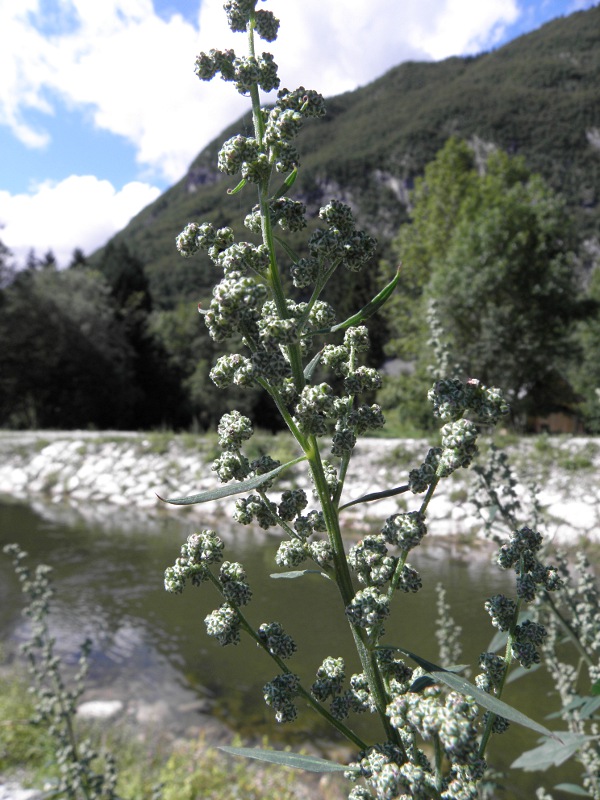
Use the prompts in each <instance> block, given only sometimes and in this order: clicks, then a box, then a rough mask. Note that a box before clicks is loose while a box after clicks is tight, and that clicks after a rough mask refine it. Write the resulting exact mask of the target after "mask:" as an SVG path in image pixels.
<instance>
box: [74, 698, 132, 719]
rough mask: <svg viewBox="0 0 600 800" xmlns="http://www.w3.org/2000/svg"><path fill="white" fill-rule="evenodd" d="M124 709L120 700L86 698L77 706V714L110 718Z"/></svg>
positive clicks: (91, 717)
mask: <svg viewBox="0 0 600 800" xmlns="http://www.w3.org/2000/svg"><path fill="white" fill-rule="evenodd" d="M123 709H124V705H123V703H122V702H121V700H88V701H87V702H86V703H82V704H81V705H80V706H78V708H77V714H78V715H79V716H80V717H84V718H85V719H112V718H113V717H116V716H117V714H120V713H121V712H122V711H123Z"/></svg>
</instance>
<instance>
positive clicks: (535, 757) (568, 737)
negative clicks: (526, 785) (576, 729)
mask: <svg viewBox="0 0 600 800" xmlns="http://www.w3.org/2000/svg"><path fill="white" fill-rule="evenodd" d="M587 738H588V737H587V736H585V735H583V734H581V733H571V732H570V731H560V740H559V741H548V740H546V741H543V743H542V744H541V745H540V746H539V747H534V748H533V750H527V752H525V753H521V755H520V756H519V757H518V758H517V759H516V761H513V763H512V764H511V767H515V768H516V769H522V770H525V772H537V771H538V770H542V771H543V770H546V769H548V768H549V767H559V766H560V765H561V764H564V762H565V761H568V760H569V759H570V758H571V756H573V755H574V754H575V753H576V752H577V751H578V750H579V748H580V747H581V746H582V745H583V744H585V741H586V739H587Z"/></svg>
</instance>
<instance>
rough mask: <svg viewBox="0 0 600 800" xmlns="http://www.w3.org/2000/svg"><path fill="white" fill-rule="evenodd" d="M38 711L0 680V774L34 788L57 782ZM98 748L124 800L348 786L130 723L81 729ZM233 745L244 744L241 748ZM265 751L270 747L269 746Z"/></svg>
mask: <svg viewBox="0 0 600 800" xmlns="http://www.w3.org/2000/svg"><path fill="white" fill-rule="evenodd" d="M33 710H34V709H33V703H32V699H31V696H30V694H29V692H28V690H27V684H26V683H25V682H24V681H23V680H22V679H20V678H18V677H15V676H12V675H10V676H7V675H4V676H2V677H0V774H1V775H2V776H3V777H4V778H6V779H10V778H14V779H16V780H18V781H19V782H20V783H22V784H24V785H28V786H37V787H42V786H44V787H47V786H48V785H50V784H52V783H53V781H54V780H55V779H56V777H57V770H56V766H55V763H56V756H55V753H54V750H53V747H52V738H51V736H50V734H49V733H48V731H47V730H46V728H45V727H43V726H41V725H40V726H37V725H33V724H31V722H30V721H29V720H30V719H31V717H32V715H33ZM79 730H80V732H81V733H82V734H83V736H90V738H91V740H92V742H93V745H94V747H96V748H97V749H98V750H107V751H109V752H111V753H113V754H114V755H115V756H116V759H117V771H118V774H119V782H118V785H117V793H118V795H119V797H121V798H123V800H141V799H142V798H150V797H152V796H153V792H154V790H155V788H156V787H157V786H159V785H162V787H163V790H162V792H163V793H162V798H163V800H198V798H202V799H203V800H230V799H231V798H239V799H240V800H242V798H243V800H298V798H307V800H308V798H311V799H312V800H340V798H341V797H343V796H345V794H344V795H343V794H342V791H341V781H339V780H336V781H328V782H326V783H325V784H323V782H322V781H321V782H320V783H319V785H317V784H316V783H312V784H311V779H310V778H305V776H304V773H299V772H296V771H295V770H290V769H286V768H282V767H277V766H275V765H262V764H260V763H258V762H254V761H249V760H247V759H244V758H233V757H229V756H226V755H225V754H224V753H221V752H220V751H219V750H218V749H216V748H214V747H212V746H210V745H209V744H208V743H207V742H206V741H205V739H204V737H203V735H199V736H198V737H197V738H195V739H190V740H189V741H182V740H179V741H172V740H170V739H169V738H167V737H166V736H165V735H164V734H161V733H156V732H152V731H145V732H143V735H142V736H140V731H139V730H138V729H136V730H135V731H133V730H132V728H131V727H130V726H128V725H127V724H125V723H114V724H107V723H96V724H90V723H85V724H84V723H80V725H79ZM234 744H238V745H239V744H241V742H239V741H237V742H234ZM262 746H263V747H265V746H268V744H267V743H266V742H263V743H262Z"/></svg>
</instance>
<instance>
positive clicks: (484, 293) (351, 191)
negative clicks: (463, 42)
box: [0, 7, 600, 435]
mask: <svg viewBox="0 0 600 800" xmlns="http://www.w3.org/2000/svg"><path fill="white" fill-rule="evenodd" d="M599 32H600V7H596V8H593V9H590V10H588V11H585V12H578V13H575V14H572V15H571V16H569V17H566V18H561V19H557V20H555V21H553V22H551V23H549V24H547V25H545V26H544V27H542V28H541V29H540V30H538V31H535V32H534V33H532V34H528V35H527V36H523V37H521V38H519V39H517V40H515V41H514V42H511V43H510V44H508V45H506V46H504V47H502V48H500V49H498V50H496V51H493V52H491V53H484V54H482V55H479V56H477V57H469V58H450V59H447V60H445V61H442V62H437V63H416V62H414V63H405V64H402V65H400V66H399V67H396V68H394V69H393V70H391V71H390V72H388V73H387V74H386V75H384V76H383V77H381V78H380V79H378V80H377V81H375V82H374V83H372V84H371V85H370V86H368V87H362V88H360V89H358V90H356V91H354V92H350V93H346V94H344V95H341V96H338V97H334V98H330V99H329V100H328V101H327V111H328V113H327V116H326V117H325V119H324V120H323V121H311V122H310V124H307V125H306V128H305V130H303V131H302V133H301V134H300V136H299V149H300V151H301V152H302V153H304V154H305V156H304V157H303V163H302V171H301V174H302V178H301V179H300V178H299V180H298V182H297V186H294V197H295V199H297V200H300V201H301V202H303V203H304V204H305V206H306V208H307V213H308V217H309V220H311V221H310V222H309V226H312V227H313V228H315V227H317V223H318V220H317V213H318V208H319V206H320V205H321V204H322V203H326V202H327V201H328V200H329V198H330V195H336V196H338V197H341V198H342V199H343V200H344V202H346V203H348V204H349V205H350V206H351V207H352V209H353V212H354V213H355V216H356V218H357V221H358V224H359V225H360V226H361V227H363V228H364V229H365V230H366V231H367V232H368V233H369V234H371V235H374V236H376V237H377V239H378V241H379V249H378V252H377V255H376V257H375V258H374V259H373V262H372V264H371V268H370V269H369V270H365V271H363V272H362V273H360V274H359V275H356V276H355V275H352V276H349V279H348V281H346V282H344V285H341V284H340V283H338V284H337V285H333V286H332V287H331V288H330V289H329V292H330V296H329V297H328V298H327V299H328V300H330V302H332V304H334V305H335V306H336V307H337V308H338V309H339V313H340V314H348V315H349V314H351V313H353V312H354V311H356V310H357V309H358V308H360V307H362V306H364V305H365V304H366V303H367V302H368V301H369V300H370V299H371V298H372V297H373V296H374V295H375V294H376V293H377V292H378V291H379V290H380V289H381V288H382V286H384V285H385V284H386V283H387V282H389V280H390V279H391V277H392V276H393V275H394V274H395V272H396V269H397V267H398V265H401V267H400V282H399V285H398V287H397V289H396V291H395V293H394V295H393V297H392V300H391V301H390V302H389V304H388V305H387V306H386V307H385V308H384V310H383V312H382V313H380V314H379V315H378V316H377V317H374V318H373V319H371V320H370V323H369V327H370V333H371V338H372V341H373V345H374V346H373V351H372V359H373V363H372V365H373V366H377V367H381V366H382V365H385V368H386V370H387V371H389V373H390V375H389V376H388V377H387V378H386V380H385V383H384V388H383V389H382V390H380V391H379V393H378V396H377V397H375V398H374V399H375V400H376V401H377V402H379V403H381V405H382V406H383V408H384V411H385V414H386V416H387V417H388V418H389V419H390V421H392V423H393V424H392V429H391V432H390V434H389V435H393V433H394V432H396V433H402V432H403V431H409V430H417V431H418V430H424V429H427V427H428V426H429V425H430V424H431V423H430V420H429V415H428V413H427V409H426V403H424V397H425V395H426V392H427V389H428V387H429V386H430V385H431V382H432V379H433V377H435V375H438V374H440V371H445V372H446V374H449V373H451V374H455V375H456V376H457V377H463V378H465V377H467V378H477V379H480V380H481V381H483V382H484V383H486V384H488V385H490V384H491V385H497V386H500V387H501V388H502V389H503V390H504V391H505V392H506V394H507V396H508V398H509V399H510V402H511V407H512V412H513V413H512V423H513V425H514V426H515V427H516V428H518V429H520V430H527V429H532V428H533V429H537V428H536V427H535V426H536V425H537V424H538V423H536V419H537V420H538V421H539V420H540V419H542V420H543V418H545V417H547V415H548V414H551V413H557V412H559V413H561V414H562V415H563V416H564V417H565V418H567V419H569V420H570V421H571V422H570V423H569V424H572V425H573V428H572V429H573V430H582V431H583V430H585V431H586V432H589V433H600V398H599V396H598V393H599V390H600V316H599V301H600V276H599V274H598V271H597V269H596V267H597V265H598V259H599V254H600V243H599V241H598V233H597V232H598V223H599V217H600V214H599V207H600V206H599V204H598V197H599V194H600V107H599V105H598V102H597V97H598V94H597V87H598V85H600V55H599V53H600V48H599V47H598V44H599V41H598V40H599V38H600V33H599ZM373 119H376V120H377V125H378V127H377V131H378V132H377V136H373V135H372V134H373ZM242 124H243V121H242ZM239 126H240V122H239V121H238V122H237V123H236V125H235V130H239ZM232 130H234V128H233V127H232ZM228 134H229V132H228V131H225V132H224V134H223V135H222V136H219V137H218V139H217V140H215V142H213V143H212V144H211V145H209V146H208V147H207V148H206V149H205V150H203V151H202V153H200V154H199V155H198V157H197V158H196V159H195V161H194V162H193V164H192V165H191V166H190V169H189V171H188V173H187V175H186V176H185V177H184V179H182V181H180V182H179V183H178V184H176V185H175V186H174V187H172V188H171V189H169V190H168V191H167V192H165V193H164V194H163V195H162V196H161V197H160V198H159V199H158V200H157V201H155V202H154V203H153V204H151V205H150V206H148V207H147V208H146V209H144V210H143V211H142V212H141V213H140V214H139V215H138V216H137V217H136V218H134V219H133V220H132V221H131V223H130V224H129V225H128V226H127V227H126V228H125V229H124V230H123V231H121V232H120V233H118V234H117V235H116V236H115V237H114V238H113V239H112V240H111V241H110V242H109V243H108V244H107V245H106V246H105V247H104V248H102V249H101V250H100V251H98V252H96V253H93V254H91V255H90V256H89V257H87V258H86V257H85V256H84V255H83V253H82V252H81V251H79V250H75V251H74V253H73V258H72V262H71V264H70V265H69V266H68V267H67V268H66V269H58V268H57V264H56V261H55V259H54V257H53V255H52V253H51V252H50V253H47V254H46V255H45V256H43V257H38V256H37V255H36V254H35V253H31V255H30V257H29V259H28V261H27V264H26V265H25V266H24V267H23V266H20V268H19V269H17V268H16V266H15V264H14V260H13V258H12V254H11V253H10V251H9V250H8V249H7V248H6V247H4V246H3V245H2V246H0V426H2V427H8V428H30V427H42V428H97V429H106V428H117V429H151V428H159V427H166V428H170V429H171V428H172V429H176V430H181V429H199V430H203V429H206V428H208V427H212V426H214V424H215V423H216V422H217V421H218V419H219V418H220V416H221V415H222V414H223V413H224V412H225V411H227V410H229V409H230V408H231V407H232V405H235V406H236V407H237V408H238V409H239V410H240V411H241V412H243V413H246V414H248V415H250V416H253V417H254V418H256V419H257V420H259V422H260V424H261V425H262V426H264V427H265V428H270V427H273V425H274V424H275V423H274V422H273V420H274V419H275V416H274V415H273V413H272V409H271V408H270V407H269V406H267V405H266V404H265V401H264V399H259V394H258V393H253V392H252V391H248V390H245V391H244V392H240V391H239V390H237V389H235V388H232V389H226V390H218V389H217V388H216V387H214V386H213V385H212V383H211V381H210V379H209V377H208V372H209V370H210V367H211V365H212V364H213V363H214V361H215V359H216V357H217V356H218V355H219V352H218V351H217V347H218V346H217V345H216V344H215V343H214V342H213V340H212V339H211V338H210V337H209V335H208V332H207V330H206V328H205V326H204V324H203V321H202V318H201V316H200V315H199V314H198V304H207V303H208V302H210V290H211V287H212V285H213V284H214V282H215V276H214V274H213V269H212V267H211V266H210V264H209V262H208V259H206V260H205V261H203V260H202V259H198V260H194V259H191V260H184V259H182V258H181V257H180V256H179V255H178V254H177V252H176V250H175V243H174V242H175V237H176V236H177V234H178V233H179V232H180V231H181V230H182V228H183V227H184V225H185V224H186V223H188V222H189V221H192V220H193V221H197V222H203V221H210V222H213V223H215V224H218V225H219V226H223V225H228V224H230V223H231V222H232V220H233V219H234V217H235V215H236V213H237V209H238V207H239V201H238V199H237V198H235V197H231V196H230V195H228V194H227V190H228V189H232V188H233V186H230V185H229V182H230V181H229V179H228V178H227V177H226V176H223V175H221V174H220V173H219V172H218V171H217V168H216V160H217V159H216V155H217V150H218V142H220V141H221V140H222V138H223V136H227V135H228ZM382 163H386V164H388V165H389V164H390V163H392V164H394V165H395V167H394V169H393V170H390V169H389V167H388V168H387V170H382V169H381V167H380V165H381V164H382ZM245 191H248V188H246V190H245ZM0 233H1V232H0ZM237 233H239V232H237ZM245 235H246V236H247V237H248V238H250V239H251V238H252V234H249V233H248V232H246V234H245ZM74 244H76V243H74ZM291 244H292V246H295V242H294V241H293V235H292V237H291ZM299 255H300V256H301V255H303V253H302V250H301V248H300V249H299ZM280 258H281V263H282V264H283V265H286V264H289V266H290V267H292V266H293V265H292V263H291V262H290V258H289V256H288V253H287V252H285V251H283V250H282V251H281V252H280ZM290 285H291V280H290ZM299 299H304V298H303V297H302V296H301V292H300V298H299ZM234 392H235V397H232V396H231V393H234Z"/></svg>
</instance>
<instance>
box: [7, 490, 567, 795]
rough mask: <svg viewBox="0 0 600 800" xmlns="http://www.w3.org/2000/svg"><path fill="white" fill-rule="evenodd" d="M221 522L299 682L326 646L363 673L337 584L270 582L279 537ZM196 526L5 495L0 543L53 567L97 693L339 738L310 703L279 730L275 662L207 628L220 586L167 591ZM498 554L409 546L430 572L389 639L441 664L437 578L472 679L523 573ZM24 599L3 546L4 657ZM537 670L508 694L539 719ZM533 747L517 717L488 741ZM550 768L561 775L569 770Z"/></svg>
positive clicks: (286, 736) (259, 617)
mask: <svg viewBox="0 0 600 800" xmlns="http://www.w3.org/2000/svg"><path fill="white" fill-rule="evenodd" d="M215 528H216V530H217V532H218V533H220V534H221V535H222V536H223V538H225V539H226V542H227V545H226V549H225V556H224V557H225V559H227V560H230V561H241V562H242V563H243V564H244V566H245V568H246V571H247V573H248V576H249V579H250V585H251V588H252V590H253V600H252V602H251V603H250V605H249V606H248V607H247V616H248V617H249V619H250V621H252V622H253V623H255V624H256V625H258V624H260V623H261V622H266V621H272V620H274V619H275V620H277V621H279V622H281V623H282V625H283V626H284V628H285V630H286V631H287V632H288V633H290V634H291V635H292V636H293V637H294V639H295V640H296V643H297V645H298V652H297V654H296V655H295V656H294V657H293V659H292V660H291V661H290V662H289V663H290V666H291V667H292V668H293V669H294V671H296V672H297V673H298V674H299V675H300V676H301V678H302V679H303V682H305V683H306V684H309V685H310V683H312V681H313V680H314V674H315V671H316V669H317V668H318V666H319V665H320V663H321V661H322V660H323V658H324V657H325V656H327V655H331V656H335V657H338V656H340V655H341V656H344V657H345V658H346V660H347V673H348V674H351V672H354V671H359V670H358V662H357V659H356V657H355V656H354V655H353V645H352V640H351V636H350V632H349V629H348V627H347V625H346V624H344V623H343V622H342V623H341V624H340V619H341V616H342V609H341V603H340V600H339V597H338V595H337V590H336V587H335V585H334V584H333V583H332V582H330V581H328V580H325V579H323V578H322V577H320V576H319V575H309V576H305V577H303V578H300V579H298V580H273V579H272V578H270V577H269V574H270V573H272V572H275V571H278V568H277V567H276V565H275V563H274V560H273V557H274V554H275V551H276V549H277V546H278V540H277V539H276V538H275V537H270V536H265V535H264V534H263V532H262V531H255V530H252V529H249V528H245V527H239V528H236V529H232V528H231V527H230V525H229V523H228V522H227V521H224V522H223V523H219V525H218V526H215ZM194 529H195V528H193V527H192V526H191V525H190V524H188V523H187V522H186V517H185V514H182V515H181V517H178V516H164V517H159V518H157V519H153V521H152V523H151V524H150V523H141V522H139V523H137V524H129V525H127V527H125V528H124V527H122V522H121V520H120V512H119V510H118V509H115V512H114V517H113V518H112V519H109V520H104V521H103V522H102V524H100V523H90V522H89V521H84V520H83V519H77V518H76V517H73V516H72V515H71V516H65V518H64V519H63V520H61V519H60V518H58V519H57V518H56V514H55V515H54V518H53V519H48V517H47V516H46V515H44V514H43V513H39V512H37V511H34V510H33V509H32V508H30V507H28V506H27V505H22V504H17V503H4V504H0V545H4V544H7V543H9V542H18V543H19V544H20V546H21V547H22V548H23V549H24V550H26V551H27V552H28V553H29V555H30V563H31V564H36V563H42V562H43V563H46V564H50V565H51V566H52V567H53V568H54V584H55V587H56V590H57V591H56V597H55V599H54V602H53V613H52V631H53V634H54V635H55V636H56V639H57V649H58V652H59V654H60V655H61V656H62V657H63V659H64V660H65V661H66V662H67V663H74V662H75V661H76V658H77V650H78V646H79V644H80V643H81V641H82V640H83V639H84V638H85V637H86V636H89V638H91V639H92V641H93V643H94V648H93V652H92V659H91V670H90V676H89V681H90V686H91V687H92V688H93V689H94V691H95V696H97V697H98V696H99V697H103V696H104V697H107V698H114V697H120V698H123V697H125V698H127V697H132V696H139V697H140V698H141V699H144V700H146V701H148V702H149V701H151V700H153V699H154V700H156V698H157V697H160V698H163V699H165V700H166V701H167V703H172V704H173V707H175V706H177V705H178V704H179V706H178V707H181V703H182V701H184V700H186V699H194V698H196V699H198V698H199V699H203V700H205V701H207V702H208V703H209V705H210V709H211V714H213V715H215V716H216V717H218V718H219V719H221V720H222V721H225V722H226V723H227V725H228V726H230V727H231V728H233V729H235V730H238V731H240V732H241V734H242V735H243V736H246V737H248V738H254V737H256V736H257V735H261V734H263V733H267V734H269V736H270V738H271V739H272V740H277V739H282V740H283V741H285V742H286V743H290V744H296V743H302V742H303V741H307V740H309V739H310V740H312V741H315V740H316V741H318V740H321V741H326V740H329V739H331V734H330V732H329V730H328V728H327V727H325V723H322V722H321V720H320V718H316V715H314V714H313V713H311V712H310V711H309V710H301V713H300V715H299V719H298V721H297V723H295V724H294V725H291V726H276V724H275V722H274V720H273V717H272V712H271V710H270V709H268V708H267V707H266V706H265V704H264V702H263V700H262V691H261V688H262V686H263V685H264V683H265V682H266V681H267V680H270V679H271V678H272V677H274V675H275V671H274V665H273V664H272V662H270V661H269V659H268V658H267V657H266V656H265V655H264V653H262V651H260V650H259V649H258V648H257V647H256V646H255V645H254V644H253V643H252V642H251V641H249V640H246V641H244V637H242V643H241V644H240V645H239V646H237V647H225V648H222V647H220V646H219V645H218V644H217V643H216V642H215V641H214V640H212V639H210V638H209V637H208V636H207V635H206V632H205V628H204V623H203V620H204V617H205V616H206V614H207V613H209V612H210V611H212V610H213V609H214V608H216V607H217V606H218V605H219V604H220V600H219V596H218V595H217V593H216V592H215V590H214V589H213V587H212V586H210V585H209V584H203V585H202V586H201V587H199V588H196V587H191V586H190V587H188V588H187V589H186V591H185V592H184V593H183V595H177V596H173V595H169V594H167V593H166V592H165V591H164V588H163V583H162V581H163V572H164V569H165V567H166V566H169V565H171V564H172V563H173V561H174V560H175V558H176V557H177V555H178V552H179V547H180V545H181V543H182V542H183V541H184V540H185V538H186V536H187V534H189V533H191V532H192V531H193V530H194ZM234 531H235V532H234ZM492 553H493V550H492V549H490V548H486V547H477V548H476V549H471V550H469V549H466V548H464V547H461V548H459V547H458V546H454V545H452V543H449V542H444V543H440V542H439V541H436V540H434V539H432V540H430V541H428V542H426V543H425V544H424V545H422V546H421V547H420V548H418V549H417V550H416V551H414V556H413V557H412V558H411V559H410V561H411V564H412V565H413V566H414V567H415V568H417V569H418V570H419V572H420V573H421V576H422V580H423V589H422V590H421V591H420V592H419V593H418V594H417V595H410V596H407V595H398V597H397V601H396V607H395V608H394V610H393V613H392V616H391V618H390V620H389V623H388V624H387V625H386V636H385V642H386V643H390V644H395V645H398V646H401V647H403V648H405V649H408V650H411V651H413V652H416V653H418V654H419V655H421V656H423V657H425V658H427V659H429V660H431V661H433V662H437V660H438V646H437V642H436V640H435V619H436V610H435V609H436V598H437V593H436V585H437V584H438V583H442V584H444V586H445V587H446V590H447V599H448V601H449V602H450V604H451V607H452V614H453V617H454V618H455V620H456V623H457V624H458V625H460V626H461V627H462V632H463V636H462V640H463V642H464V649H463V654H462V658H461V662H462V663H469V664H472V665H474V669H473V670H472V672H471V678H472V677H473V676H474V674H475V673H476V671H477V670H476V664H477V658H478V655H479V653H480V652H481V651H483V650H486V649H487V648H488V644H489V642H490V640H491V638H492V636H493V633H494V629H493V628H492V627H491V625H490V623H489V619H488V616H487V614H486V612H485V611H484V608H483V603H484V601H485V600H486V599H487V598H488V597H490V596H491V595H493V594H496V593H498V592H506V593H507V594H513V593H514V588H513V579H514V578H512V577H511V575H508V574H506V573H503V572H501V571H500V570H498V568H496V567H494V566H492V565H491V555H492ZM411 555H412V554H411ZM22 604H23V600H22V597H21V594H20V589H19V586H18V582H17V579H16V577H15V576H14V573H13V571H12V565H11V563H10V561H9V559H8V558H7V557H6V556H5V555H4V554H0V637H1V640H2V642H4V644H5V651H6V652H8V653H10V652H11V651H12V650H14V649H16V648H15V647H14V646H15V645H16V644H18V643H19V642H22V641H23V640H24V639H25V638H26V636H27V626H26V623H25V621H24V619H23V617H22V615H21V608H22ZM541 674H542V671H539V672H537V673H535V674H531V675H527V676H526V677H525V678H524V679H522V680H519V681H516V682H514V683H512V684H510V686H509V687H508V690H507V692H506V694H505V696H504V698H503V699H506V700H507V702H509V703H511V704H513V705H516V706H517V707H519V708H520V709H521V710H523V711H524V712H525V713H527V714H529V715H530V716H532V717H534V718H535V719H537V720H539V721H540V722H543V721H544V719H543V718H544V716H545V714H546V713H548V712H549V711H551V710H553V708H554V705H553V703H554V702H555V701H553V699H552V698H551V697H549V692H550V690H551V686H550V684H549V683H547V682H545V681H544V679H542V678H540V675H541ZM186 721H187V722H189V721H190V719H189V715H188V717H186ZM175 722H176V719H175V717H174V720H173V724H175ZM373 724H374V721H373V720H372V719H369V718H367V717H364V716H362V717H359V718H358V719H357V721H356V724H354V721H353V722H352V725H353V726H354V727H355V728H356V730H357V732H359V733H361V734H362V733H364V734H365V735H366V736H370V735H374V736H377V735H378V734H377V731H376V729H375V728H372V726H373ZM370 728H371V729H370ZM535 742H536V736H535V735H534V734H532V733H530V732H529V731H525V730H523V729H517V727H516V726H514V730H513V728H511V746H510V747H509V748H501V749H502V750H503V755H502V756H500V755H499V754H498V753H496V754H495V753H494V750H497V749H499V748H493V749H492V750H491V756H492V758H491V759H490V760H491V761H494V763H495V764H496V763H497V764H498V765H499V766H500V767H506V766H508V764H510V762H511V761H512V760H513V759H514V758H515V757H516V756H517V755H518V754H519V752H521V751H522V750H523V749H525V748H530V747H533V746H534V745H535ZM502 744H506V742H503V743H502ZM522 777H523V776H522V775H521V776H520V778H519V780H520V781H521V780H522ZM555 777H557V779H558V780H565V775H564V772H563V773H562V774H560V775H559V774H558V773H557V774H556V775H555ZM528 780H529V779H528ZM532 780H533V779H532ZM548 780H549V775H548V774H547V773H546V774H545V775H544V778H543V780H539V781H538V780H537V779H536V780H535V781H534V784H533V785H538V783H543V784H544V785H545V786H552V783H553V781H552V780H550V782H547V781H548ZM554 782H556V781H554ZM506 796H513V795H511V794H510V793H509V794H508V795H506ZM514 796H515V797H516V796H518V795H517V794H515V795H514ZM524 796H528V795H524ZM529 796H533V795H529Z"/></svg>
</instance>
